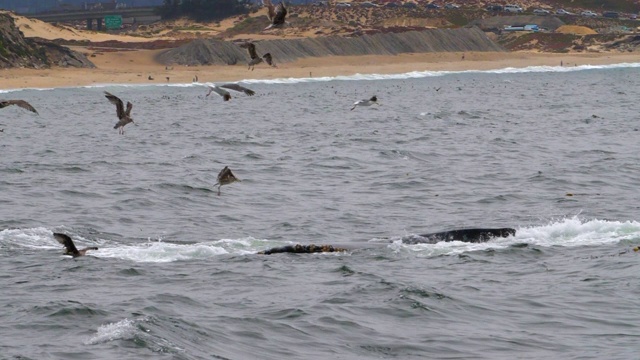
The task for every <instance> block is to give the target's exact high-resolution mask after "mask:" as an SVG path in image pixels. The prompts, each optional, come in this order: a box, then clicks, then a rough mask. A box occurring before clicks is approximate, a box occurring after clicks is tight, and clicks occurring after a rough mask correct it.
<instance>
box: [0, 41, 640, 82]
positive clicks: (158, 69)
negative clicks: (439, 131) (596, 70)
mask: <svg viewBox="0 0 640 360" xmlns="http://www.w3.org/2000/svg"><path fill="white" fill-rule="evenodd" d="M76 50H80V51H83V50H82V49H76ZM85 51H86V50H85ZM157 52H158V51H157V50H137V51H122V52H110V53H104V54H101V55H98V56H96V57H95V58H91V60H92V62H94V64H95V65H96V68H93V69H77V68H61V67H52V68H49V69H39V70H37V69H24V68H19V69H3V70H2V72H1V73H2V81H1V83H0V90H19V89H49V88H69V87H83V86H92V85H93V86H97V85H107V86H108V85H150V84H156V85H160V84H187V83H192V82H193V80H194V79H195V78H196V77H197V78H198V82H199V83H210V82H239V81H249V82H258V81H269V80H272V81H277V80H282V79H310V78H311V79H313V78H338V77H353V76H355V75H361V76H365V75H393V74H395V75H401V74H409V73H413V72H463V71H491V70H501V69H509V68H516V69H518V68H529V67H537V66H552V67H563V68H564V67H566V68H569V67H576V66H585V65H593V66H599V65H615V64H624V63H631V64H633V63H640V55H638V54H634V53H564V54H557V53H539V52H511V53H509V52H507V53H505V52H466V53H448V52H447V53H442V52H440V53H420V54H400V55H383V56H381V55H366V56H333V57H321V58H304V59H301V60H298V61H295V62H291V63H284V64H279V65H278V67H277V68H272V67H268V66H266V65H259V66H256V68H255V70H254V71H250V70H248V69H247V66H246V65H229V66H219V65H209V66H180V65H174V66H172V67H166V66H165V65H162V64H159V63H157V62H156V61H155V60H154V58H155V54H156V53H157ZM463 55H464V56H463Z"/></svg>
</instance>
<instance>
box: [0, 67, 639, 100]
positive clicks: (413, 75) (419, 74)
mask: <svg viewBox="0 0 640 360" xmlns="http://www.w3.org/2000/svg"><path fill="white" fill-rule="evenodd" d="M639 67H640V62H637V63H619V64H609V65H590V64H585V65H578V66H528V67H522V68H514V67H508V68H502V69H494V70H464V71H428V70H427V71H410V72H406V73H399V74H354V75H348V76H323V77H303V78H276V79H244V80H240V81H238V82H240V83H245V84H299V83H308V82H328V81H363V80H402V79H418V78H428V77H437V76H446V75H457V74H522V73H548V72H575V71H587V70H604V69H620V68H639ZM215 82H216V81H215V80H214V81H213V82H206V83H193V82H191V83H156V84H93V85H86V86H78V87H69V88H105V87H125V88H135V87H162V86H164V87H180V88H188V87H196V86H206V85H210V84H213V83H215ZM23 90H54V89H53V88H28V89H8V90H0V94H3V93H10V92H18V91H23Z"/></svg>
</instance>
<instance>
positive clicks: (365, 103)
mask: <svg viewBox="0 0 640 360" xmlns="http://www.w3.org/2000/svg"><path fill="white" fill-rule="evenodd" d="M373 104H376V105H380V103H378V97H377V96H376V95H373V96H372V97H371V98H370V99H364V100H358V101H356V102H354V103H353V107H352V108H351V110H352V111H353V109H355V108H357V107H358V106H371V105H373Z"/></svg>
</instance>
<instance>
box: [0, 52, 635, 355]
mask: <svg viewBox="0 0 640 360" xmlns="http://www.w3.org/2000/svg"><path fill="white" fill-rule="evenodd" d="M639 68H640V63H636V64H620V65H615V66H601V67H591V66H576V67H564V68H560V67H558V68H555V67H539V68H526V69H503V70H499V71H485V72H475V71H470V72H436V73H431V72H421V73H417V72H416V73H409V74H398V75H385V76H383V75H357V76H352V77H339V78H313V79H276V80H268V81H258V80H246V81H244V82H242V84H244V85H245V86H247V87H250V88H252V89H253V90H255V91H256V93H257V94H256V95H255V96H253V97H248V96H245V95H243V94H240V95H238V96H235V97H234V98H233V99H232V100H231V101H229V102H223V101H222V100H221V98H219V97H214V96H210V97H208V98H206V97H205V96H204V95H205V94H206V92H207V88H206V85H207V83H198V84H170V85H167V84H163V85H161V86H147V85H145V86H142V85H140V86H129V85H121V86H115V85H105V86H101V85H97V86H92V87H83V88H63V89H24V90H11V91H1V93H0V97H1V98H5V99H24V100H27V101H29V102H30V103H31V104H32V105H34V106H35V107H36V108H37V109H38V111H39V115H35V114H32V113H30V112H27V111H25V110H23V109H20V108H17V107H8V108H4V109H2V110H0V116H1V117H0V128H3V129H4V132H1V133H0V288H1V289H2V290H1V292H0V308H1V309H2V312H0V359H161V358H166V359H418V358H419V359H430V358H432V359H436V358H437V359H516V358H517V359H540V358H562V359H603V358H611V359H632V358H637V357H638V350H640V345H639V343H640V341H639V340H640V311H638V309H639V308H640V277H639V276H638V274H639V273H640V252H638V253H636V252H634V251H633V248H634V247H635V246H638V245H640V214H639V213H640V205H639V204H640V201H639V195H638V191H637V189H638V185H640V180H639V179H640V159H639V156H640V155H639V154H640V141H639V137H640V131H639V129H640V115H639V111H640V104H639V103H638V99H639V98H640V76H638V71H640V69H639ZM248 74H249V75H248V76H250V73H248ZM201 77H203V78H204V77H205V76H201ZM207 77H208V78H209V80H210V81H212V82H214V81H215V78H216V74H215V73H211V74H210V75H209V76H207ZM103 91H109V92H111V93H113V94H115V95H117V96H119V97H121V98H122V99H123V100H124V101H125V102H126V101H131V102H132V103H133V104H134V107H133V110H132V116H133V118H134V120H135V123H136V125H133V124H131V125H127V126H126V127H125V134H124V135H119V134H118V132H117V130H114V129H113V125H114V124H115V122H116V116H115V107H114V106H113V105H112V104H110V103H109V102H108V101H107V100H106V99H105V97H104V94H103ZM372 95H377V96H378V99H379V102H380V103H381V105H380V106H372V107H369V108H364V107H359V108H356V109H355V110H353V111H351V110H350V108H351V105H352V104H353V102H354V101H356V100H360V99H365V98H369V97H370V96H372ZM224 166H229V167H230V168H231V169H232V170H233V172H234V173H235V175H236V176H237V177H238V178H240V179H241V180H242V181H241V182H238V183H234V184H231V185H227V186H223V187H222V189H221V195H220V196H218V195H217V187H215V186H214V184H215V182H216V175H217V173H218V171H220V170H221V169H222V168H223V167H224ZM468 227H513V228H515V229H516V230H517V233H516V235H515V236H512V237H508V238H504V239H496V240H492V241H489V242H487V243H482V244H466V243H462V242H451V243H438V244H418V245H405V244H402V243H401V241H400V240H401V238H402V237H404V236H409V235H413V234H420V233H426V232H435V231H444V230H451V229H460V228H468ZM53 232H64V233H67V234H69V235H70V236H72V237H73V238H74V240H75V242H76V244H77V245H78V247H84V246H97V247H99V250H97V251H94V252H89V256H86V257H80V258H76V259H72V258H71V257H69V256H65V255H63V254H62V252H63V249H62V246H61V245H60V244H58V243H57V242H56V241H55V239H54V238H53V236H52V234H53ZM294 243H301V244H311V243H314V244H345V243H347V244H352V245H357V249H355V250H352V251H349V252H347V253H337V254H336V253H332V254H310V255H309V254H307V255H301V254H278V255H271V256H266V255H257V254H256V252H258V251H261V250H265V249H267V248H270V247H275V246H283V245H287V244H294Z"/></svg>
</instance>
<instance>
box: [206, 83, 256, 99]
mask: <svg viewBox="0 0 640 360" xmlns="http://www.w3.org/2000/svg"><path fill="white" fill-rule="evenodd" d="M226 89H229V90H233V91H237V92H243V93H245V94H247V95H249V96H253V95H255V93H256V92H255V91H253V90H251V89H247V88H246V87H244V86H240V85H238V84H224V85H220V86H217V85H213V86H209V92H208V93H207V95H206V96H209V95H211V93H212V92H214V93H216V94H218V95H220V96H222V98H223V99H224V101H229V100H231V94H230V93H229V92H228V91H227V90H226Z"/></svg>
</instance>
